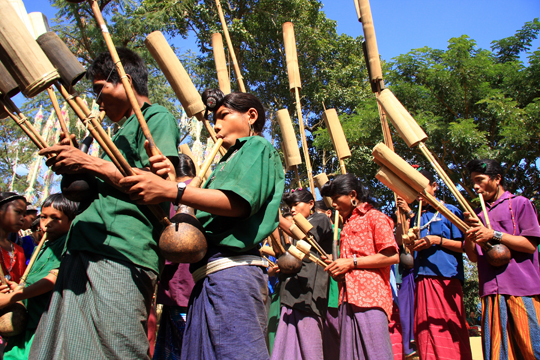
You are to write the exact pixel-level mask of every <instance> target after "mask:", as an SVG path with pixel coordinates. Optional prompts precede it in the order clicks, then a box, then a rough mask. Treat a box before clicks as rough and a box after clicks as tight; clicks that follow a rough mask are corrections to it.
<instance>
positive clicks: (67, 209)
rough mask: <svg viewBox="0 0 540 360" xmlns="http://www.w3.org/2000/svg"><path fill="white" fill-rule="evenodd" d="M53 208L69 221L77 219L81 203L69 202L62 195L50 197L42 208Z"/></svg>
mask: <svg viewBox="0 0 540 360" xmlns="http://www.w3.org/2000/svg"><path fill="white" fill-rule="evenodd" d="M50 206H52V207H53V208H55V209H56V210H59V211H61V212H63V213H64V214H65V215H66V216H67V218H68V219H69V220H73V219H75V215H77V209H78V208H79V203H78V202H75V201H71V200H68V199H66V198H65V197H64V195H62V193H58V194H52V195H49V196H48V197H47V198H46V199H45V201H44V202H43V205H41V208H42V209H43V208H47V207H50Z"/></svg>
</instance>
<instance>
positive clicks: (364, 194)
mask: <svg viewBox="0 0 540 360" xmlns="http://www.w3.org/2000/svg"><path fill="white" fill-rule="evenodd" d="M353 190H355V191H356V198H357V199H358V200H359V201H360V202H365V203H368V204H370V205H371V206H373V207H377V206H378V205H377V202H376V201H375V200H374V199H373V198H372V197H371V194H370V192H369V189H368V188H367V187H365V186H364V184H362V182H361V181H360V180H359V179H358V178H357V177H356V175H354V174H351V173H348V174H343V175H338V176H336V177H335V178H334V180H330V181H328V182H327V183H326V184H324V185H323V187H322V189H321V195H322V196H330V197H332V196H334V195H348V194H349V193H350V192H351V191H353Z"/></svg>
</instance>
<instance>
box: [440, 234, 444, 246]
mask: <svg viewBox="0 0 540 360" xmlns="http://www.w3.org/2000/svg"><path fill="white" fill-rule="evenodd" d="M442 243H443V237H442V235H441V243H440V244H439V246H442Z"/></svg>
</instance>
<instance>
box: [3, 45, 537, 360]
mask: <svg viewBox="0 0 540 360" xmlns="http://www.w3.org/2000/svg"><path fill="white" fill-rule="evenodd" d="M118 53H119V56H120V59H121V61H122V64H123V66H124V68H125V70H126V73H127V74H128V76H129V79H130V82H131V85H132V88H133V90H134V92H135V95H136V99H137V101H138V105H139V107H140V109H141V111H142V113H143V115H144V117H145V119H146V121H147V123H148V127H149V129H150V131H151V133H152V135H153V138H154V141H155V143H156V145H157V146H158V147H159V149H160V152H161V153H160V154H159V155H153V156H151V155H148V154H147V150H148V145H147V143H145V137H144V135H143V133H142V130H141V128H140V125H139V123H138V121H137V119H136V116H135V114H134V109H133V108H132V106H131V103H130V102H129V101H128V99H127V97H126V95H125V90H124V88H123V85H122V83H121V82H120V79H119V76H118V74H117V73H116V71H115V64H114V62H113V61H112V59H111V57H110V55H109V54H108V53H103V54H100V55H98V56H97V57H96V59H95V60H94V62H93V63H92V65H91V66H90V68H89V69H88V74H87V76H88V78H89V80H90V81H91V82H92V83H93V89H94V92H95V93H96V94H97V98H96V101H97V103H98V104H99V106H100V110H103V111H105V112H106V113H107V116H108V117H109V118H110V120H111V121H113V122H115V123H118V122H120V121H121V120H122V119H123V118H126V120H125V122H124V123H123V124H122V126H121V127H120V128H119V130H118V132H117V133H116V134H115V135H114V137H113V141H114V143H115V144H116V146H117V147H118V149H119V150H120V152H121V153H122V155H123V156H124V157H125V158H126V160H127V161H128V163H129V164H130V165H131V166H132V167H133V171H134V173H135V175H133V176H127V177H123V176H122V175H121V174H120V172H119V171H118V170H117V169H116V167H115V165H114V164H113V162H111V161H110V160H111V159H109V158H108V157H107V156H106V155H105V156H103V157H102V158H96V157H92V156H89V155H87V154H85V153H84V152H82V151H80V150H79V149H78V148H77V147H76V146H70V141H69V140H70V139H67V138H64V139H63V140H61V141H60V143H58V144H56V145H53V146H51V147H49V148H46V149H44V150H41V151H40V155H43V156H47V158H48V160H47V165H48V166H50V167H51V168H52V170H53V171H55V172H56V173H57V174H63V175H64V174H78V173H86V174H91V175H93V176H95V177H96V181H97V185H96V188H95V192H94V193H92V194H90V199H89V200H87V201H85V202H84V203H82V202H81V203H80V204H79V203H75V202H73V201H70V200H68V199H66V198H65V197H64V196H63V195H61V194H54V195H51V196H50V197H49V198H47V200H46V201H45V202H44V203H43V204H42V205H41V211H40V214H39V217H38V214H37V209H35V208H31V207H28V206H29V205H28V204H27V203H26V200H25V199H24V197H23V196H21V195H18V194H16V193H2V194H1V198H0V252H1V254H0V255H1V256H0V259H1V260H2V261H1V265H2V270H3V273H4V275H5V279H6V283H5V284H4V285H2V286H0V307H2V308H5V309H9V306H12V305H13V304H17V303H20V302H21V301H22V302H24V304H25V306H26V311H27V314H28V321H27V324H26V327H25V329H24V331H22V332H21V333H20V334H19V335H16V336H12V337H8V338H5V339H3V340H4V341H5V342H6V343H7V344H4V345H5V351H4V358H5V359H28V358H29V359H43V360H49V359H145V358H150V357H153V359H183V360H187V359H194V360H197V359H201V360H203V359H204V360H207V359H208V360H209V359H246V360H247V359H249V360H252V359H270V358H271V359H273V360H278V359H285V360H288V359H306V360H307V359H309V360H312V359H321V360H322V359H343V360H345V359H346V360H348V359H351V360H352V359H374V360H381V359H404V358H407V357H411V356H413V355H415V354H417V355H418V356H419V357H420V359H472V354H471V347H470V343H469V336H468V331H467V328H468V326H467V322H466V312H465V308H464V304H463V282H464V269H463V253H466V255H467V256H468V258H469V259H470V260H471V261H473V262H477V263H478V274H479V284H480V296H481V299H482V317H481V333H482V340H483V342H482V343H483V353H484V357H485V358H486V359H514V358H524V359H528V358H540V339H538V336H539V334H540V326H539V319H540V287H539V284H540V265H539V259H538V244H539V243H538V241H539V239H540V227H539V224H538V216H537V213H536V209H535V208H534V206H533V205H532V203H531V202H530V201H529V200H528V199H526V198H524V197H522V196H517V195H514V194H511V193H510V192H508V191H507V190H506V188H505V183H504V169H503V168H502V167H501V165H500V164H499V163H498V162H497V161H495V160H489V159H488V160H472V161H471V162H469V164H468V165H467V168H468V171H469V174H470V180H471V181H472V183H473V184H474V190H475V191H476V192H477V193H479V194H482V195H483V197H484V199H485V200H486V205H487V213H488V214H489V219H490V223H491V227H488V226H486V225H485V224H486V221H485V219H484V214H483V213H482V212H481V210H480V209H479V210H478V217H479V219H477V218H476V217H474V216H472V214H469V213H462V212H461V211H460V210H459V209H458V208H456V207H454V206H452V205H449V204H444V206H446V207H447V208H448V209H449V210H450V211H451V212H452V213H454V214H455V215H457V216H458V217H460V218H462V219H464V221H465V222H466V223H467V224H468V225H469V227H470V229H469V230H468V231H467V232H466V233H463V232H461V231H460V230H459V229H458V227H456V225H455V224H453V223H452V222H450V221H449V220H448V219H446V218H445V217H443V216H442V215H441V214H440V213H439V212H438V211H437V210H436V209H434V208H433V207H431V206H430V205H429V204H428V203H427V202H425V200H424V199H423V198H422V197H419V199H418V202H419V207H420V208H421V211H415V210H414V209H413V208H411V207H410V206H411V205H410V204H407V203H406V202H405V201H404V200H403V199H398V202H397V205H398V207H399V209H400V211H402V212H403V213H405V214H407V221H408V222H409V223H410V224H409V225H410V227H411V228H412V227H414V226H417V228H418V229H417V237H416V239H415V240H414V241H412V242H410V243H407V244H404V243H402V240H401V239H402V236H401V235H403V234H401V233H400V227H399V226H396V223H397V217H395V216H394V220H392V217H391V216H388V215H387V214H384V213H383V212H381V211H380V210H379V207H378V203H377V201H376V199H373V198H372V196H371V195H370V192H369V190H368V188H367V187H366V185H365V184H362V182H361V181H360V180H358V178H357V177H356V176H355V175H353V174H345V175H338V176H335V177H334V178H333V179H332V180H331V181H329V182H328V183H326V184H325V185H324V186H323V187H322V188H321V191H320V193H321V195H322V196H324V197H326V198H329V199H331V201H332V207H333V209H334V211H337V212H338V213H339V215H340V217H341V220H340V222H339V223H333V221H332V220H334V219H336V217H335V216H334V215H332V209H328V208H327V207H326V205H325V204H324V202H323V201H315V200H316V199H315V197H314V194H312V193H311V192H310V191H308V190H307V189H296V190H294V191H292V190H291V191H287V192H285V179H284V174H283V166H282V164H281V160H280V157H279V154H278V152H277V151H276V150H275V149H274V147H273V146H272V145H271V144H270V142H268V141H267V140H266V139H265V138H264V137H262V136H260V135H261V134H262V131H263V128H264V126H265V122H266V116H265V110H264V107H263V105H262V104H261V102H260V101H259V99H257V98H256V97H255V96H253V95H250V94H248V93H231V94H228V95H224V94H223V93H222V92H221V91H219V90H206V91H205V92H204V93H203V94H202V98H203V101H204V103H205V104H206V105H207V113H211V114H212V116H213V121H214V129H215V132H216V134H217V137H218V138H219V139H223V147H224V148H225V149H226V150H227V152H226V154H225V155H224V156H223V157H222V158H221V160H220V161H219V163H218V164H217V165H216V167H215V169H214V170H213V172H212V174H211V175H210V176H209V177H208V179H207V181H206V182H205V183H204V185H203V186H202V188H198V187H194V186H187V185H189V183H190V182H191V180H192V179H193V178H194V177H195V176H196V175H197V172H196V166H195V164H193V162H192V160H191V159H190V158H189V157H188V156H186V155H182V154H180V155H179V154H178V151H177V149H178V145H179V141H180V136H179V131H178V128H177V125H176V120H175V119H174V117H173V116H172V115H171V114H170V113H169V112H168V111H167V110H166V109H165V108H164V107H162V106H160V105H156V104H151V103H150V100H149V98H148V89H147V76H148V75H147V72H146V67H145V65H144V63H143V61H142V59H141V58H140V57H139V56H138V55H137V54H135V53H134V52H132V51H130V50H127V49H118ZM71 140H75V139H71ZM421 173H422V175H423V176H425V177H426V178H427V179H428V180H429V186H428V188H427V189H426V191H427V192H429V193H430V194H431V195H433V196H435V195H436V192H437V187H438V185H437V181H436V179H435V177H434V176H433V175H432V174H431V173H429V172H427V171H421ZM171 176H172V177H174V178H176V182H174V181H170V180H168V179H167V178H169V177H171ZM152 204H161V205H162V206H163V207H164V209H168V210H170V215H171V217H172V216H173V215H174V214H175V213H178V212H187V213H191V214H194V216H195V218H196V222H197V223H196V226H197V227H198V228H199V229H200V230H201V231H203V232H204V235H205V237H206V241H207V246H208V249H207V252H206V255H205V256H204V258H203V259H202V260H200V261H197V262H194V263H191V264H178V263H174V262H171V261H165V260H164V259H163V258H162V256H161V255H160V252H159V240H160V235H161V232H162V230H163V225H162V224H161V223H160V222H159V221H158V219H157V218H156V217H154V216H153V214H152V213H151V212H150V211H149V209H148V207H147V206H146V205H152ZM186 209H187V210H186ZM298 215H302V216H303V217H305V218H306V219H307V221H308V222H309V223H310V224H311V225H312V226H313V228H312V230H310V236H311V238H312V240H313V241H315V242H316V243H318V244H319V246H320V248H321V249H322V250H323V251H322V252H324V253H325V254H326V256H321V255H320V254H319V252H318V251H317V247H312V249H311V255H310V256H317V257H318V256H321V259H322V261H323V264H324V265H322V264H321V263H319V262H317V261H311V260H309V259H304V261H303V262H302V263H301V267H300V268H299V271H297V272H296V273H293V274H290V273H288V274H285V273H284V272H282V271H281V270H280V268H279V264H280V262H279V258H278V259H277V265H275V266H274V265H270V264H269V262H268V261H267V260H265V259H263V258H262V257H261V253H260V246H261V243H262V242H264V241H265V240H266V239H267V238H268V237H269V235H270V234H271V233H275V234H278V238H279V239H278V241H279V244H280V245H281V246H282V247H283V248H284V249H285V250H286V249H287V248H289V247H291V246H294V245H296V244H297V241H298V239H295V238H294V234H293V233H292V232H291V230H290V229H291V225H292V224H293V220H292V219H291V218H292V217H293V216H298ZM36 221H37V222H39V225H38V224H37V223H36ZM193 221H195V220H193ZM194 224H195V222H194ZM23 227H25V228H31V230H32V232H31V235H29V236H28V237H29V238H28V239H26V240H23V238H24V237H21V236H16V235H10V234H17V233H19V231H20V230H21V229H22V228H23ZM276 228H279V229H280V230H279V231H278V232H277V233H276V232H275V230H276ZM40 231H43V232H44V235H43V234H41V233H40ZM43 238H45V240H46V241H45V242H44V243H43V244H42V246H41V248H40V250H39V252H38V253H37V257H36V258H35V262H33V263H31V264H30V265H32V267H31V268H30V271H29V272H28V274H27V278H26V280H25V281H26V286H25V287H23V288H22V289H20V288H18V287H17V285H18V283H19V282H20V281H21V277H23V274H24V273H25V268H26V264H27V259H28V258H29V257H30V254H32V249H31V248H33V247H34V246H35V244H37V243H38V242H40V240H41V239H43ZM336 240H337V241H338V242H339V246H338V247H337V249H336V247H335V246H333V245H335V241H336ZM30 242H31V243H30ZM18 244H21V245H22V246H20V245H18ZM25 244H26V245H25ZM490 244H491V245H494V244H503V245H505V246H507V247H508V248H509V249H510V252H511V255H512V256H511V260H510V262H509V263H508V264H506V265H504V266H500V267H495V266H493V265H491V264H490V263H488V262H487V261H486V253H487V252H488V251H489V246H491V245H490ZM28 249H30V250H28ZM276 250H277V249H276ZM276 253H277V251H276ZM32 257H33V256H32ZM400 259H401V262H400ZM273 260H275V259H273ZM269 277H270V280H269ZM23 280H24V279H23ZM154 296H155V298H156V302H157V303H159V304H162V305H163V308H162V311H161V314H160V321H159V330H157V338H156V336H155V334H156V329H157V327H158V324H157V323H156V316H155V315H156V314H155V313H154V312H153V310H154V309H155V306H154V305H155V304H154V302H153V298H154ZM473 317H474V316H473Z"/></svg>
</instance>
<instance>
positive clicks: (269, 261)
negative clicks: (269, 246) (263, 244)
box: [262, 255, 277, 267]
mask: <svg viewBox="0 0 540 360" xmlns="http://www.w3.org/2000/svg"><path fill="white" fill-rule="evenodd" d="M262 257H263V259H264V260H266V261H268V264H270V266H272V267H276V266H277V265H276V263H275V262H273V261H272V260H270V259H269V258H267V257H266V256H264V255H263V256H262Z"/></svg>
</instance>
